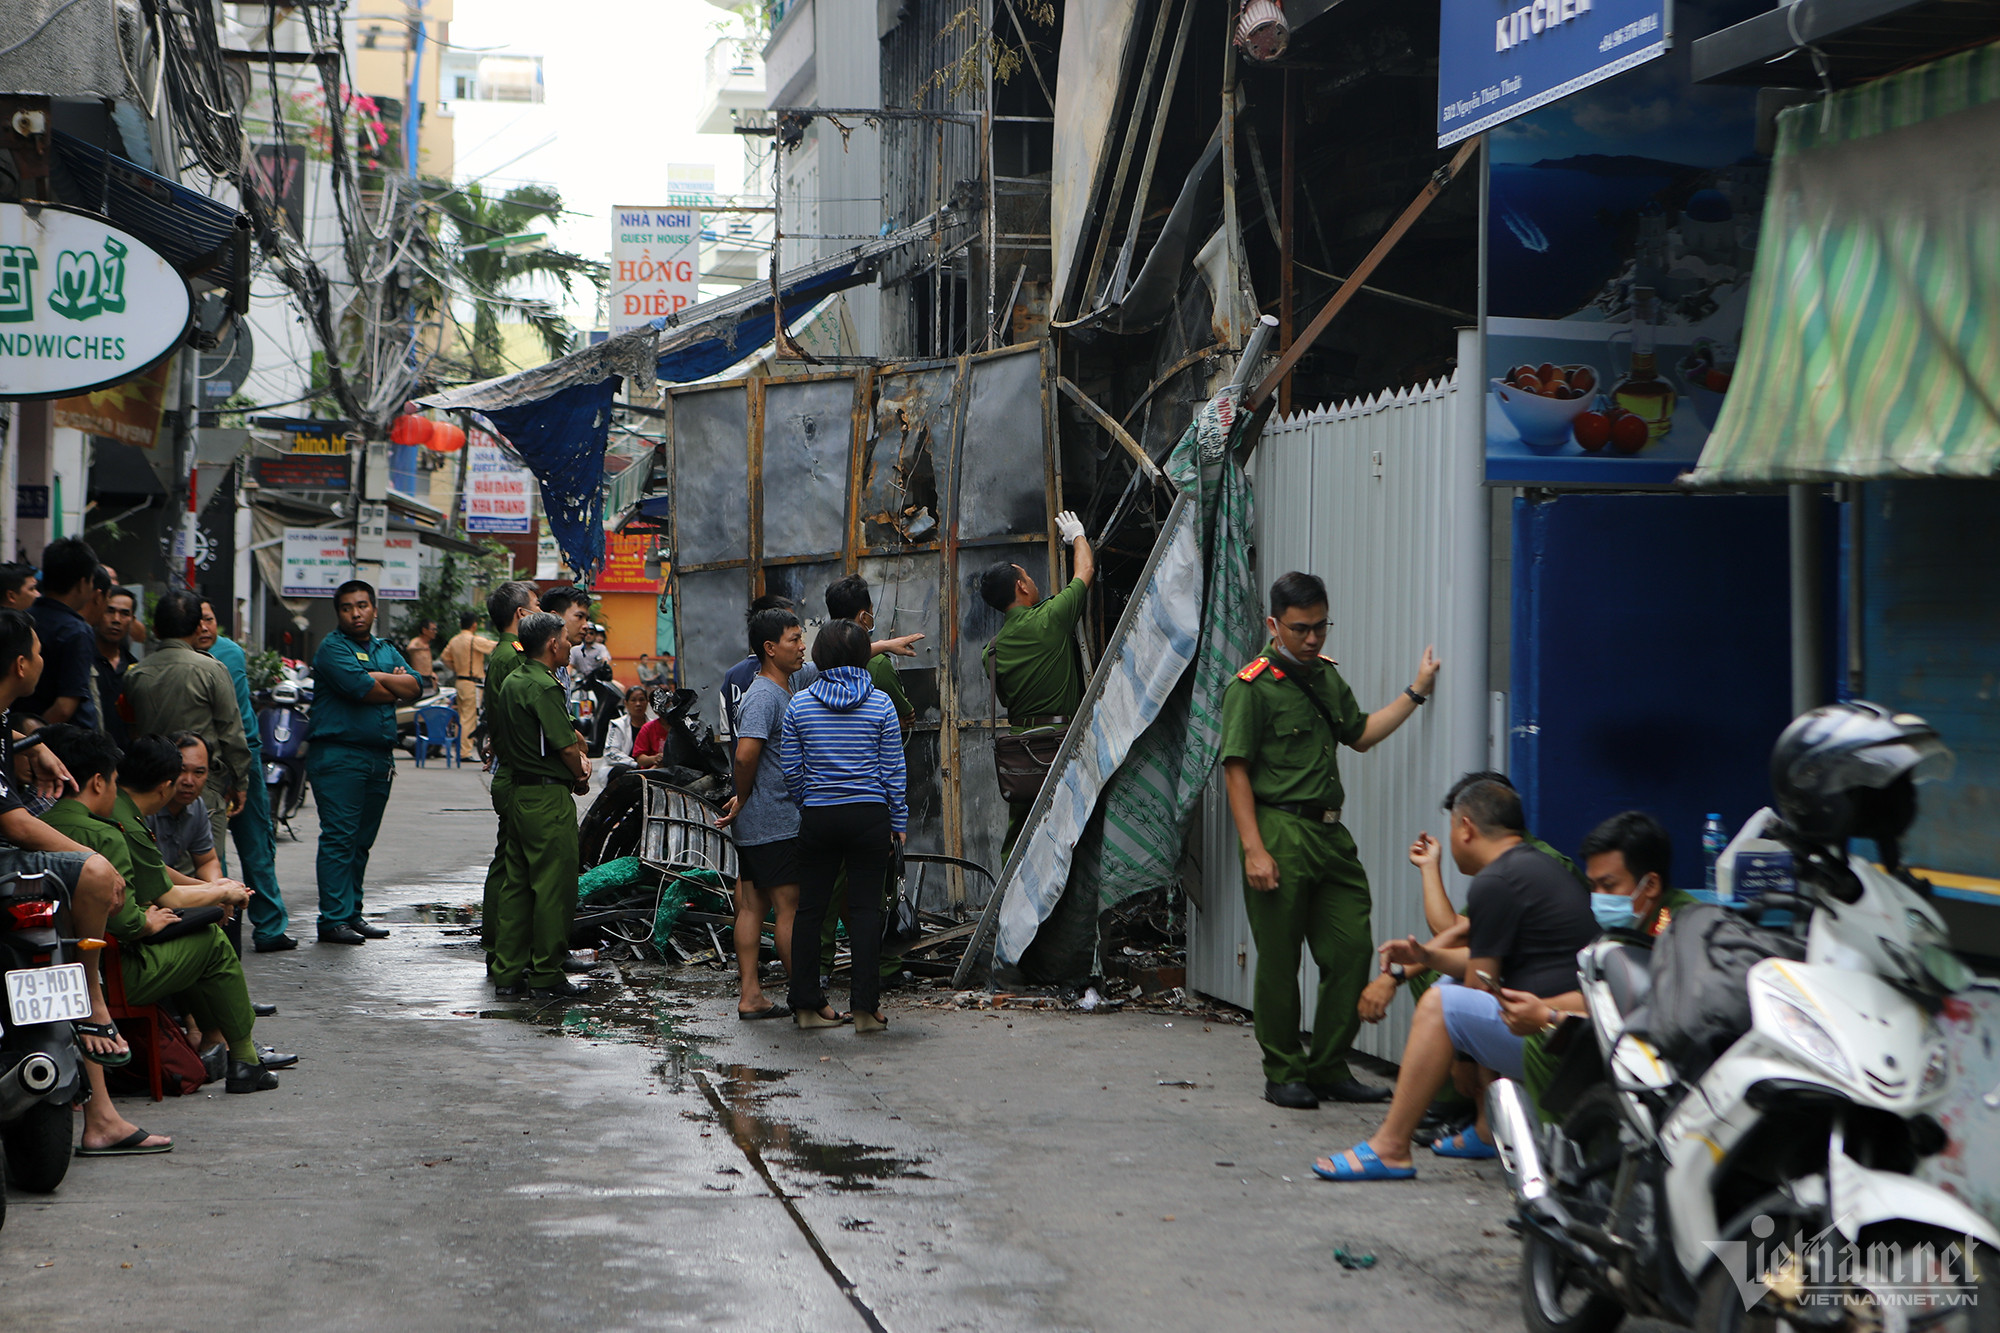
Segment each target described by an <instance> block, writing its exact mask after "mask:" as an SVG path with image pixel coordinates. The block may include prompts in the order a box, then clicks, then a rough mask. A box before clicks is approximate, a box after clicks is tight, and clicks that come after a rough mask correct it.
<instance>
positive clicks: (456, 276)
mask: <svg viewBox="0 0 2000 1333" xmlns="http://www.w3.org/2000/svg"><path fill="white" fill-rule="evenodd" d="M431 186H432V188H430V189H427V190H426V196H427V197H428V198H429V199H430V202H431V204H432V206H433V207H434V208H435V209H436V210H437V212H438V213H439V215H440V217H441V219H442V221H443V222H444V224H445V228H444V230H445V231H446V233H447V236H448V239H449V242H450V243H449V244H448V245H447V246H446V247H445V249H446V254H447V255H448V257H449V260H448V262H449V265H450V277H451V280H452V281H451V286H452V288H453V291H452V295H454V296H458V297H462V298H464V299H467V300H470V301H471V302H472V312H473V313H472V327H471V329H470V331H469V334H468V336H467V338H466V350H467V354H468V356H469V357H470V362H471V364H470V366H469V367H468V369H469V370H470V372H471V376H472V378H473V379H475V380H479V379H486V378H489V377H491V376H494V375H498V374H501V373H503V372H504V371H505V370H506V369H507V367H506V365H505V363H504V357H503V351H504V343H503V341H502V338H501V331H500V325H501V315H502V313H503V312H506V311H510V310H511V311H514V312H516V313H518V314H519V316H520V317H521V318H522V319H523V320H525V321H526V322H527V323H528V324H530V325H531V326H533V328H534V329H535V331H536V332H537V333H538V334H540V335H541V339H542V347H543V349H544V350H546V351H547V352H548V354H549V355H550V356H551V357H556V356H561V355H562V354H563V353H565V352H567V351H569V350H570V339H571V337H572V330H571V328H570V326H569V322H568V321H567V320H565V319H564V318H563V316H562V313H561V311H559V310H558V309H557V308H556V306H555V304H554V303H553V302H551V301H547V300H544V299H541V298H537V297H532V296H525V295H516V293H518V292H520V291H521V289H522V288H524V287H526V286H528V285H529V284H530V283H532V282H533V280H534V279H537V278H542V277H548V278H554V279H555V280H556V282H557V283H558V284H559V285H560V286H561V287H562V290H563V294H564V295H568V294H569V293H570V291H571V288H572V286H573V285H574V283H575V282H576V280H577V279H578V278H585V279H587V280H589V281H590V282H591V283H593V284H595V285H596V286H597V287H599V288H602V287H603V286H604V285H605V282H606V280H607V278H608V270H607V268H606V266H605V265H604V264H603V263H601V262H599V261H597V260H592V259H586V258H584V257H583V256H582V255H579V254H573V253H571V252H570V251H568V250H558V249H556V248H554V247H553V246H539V247H531V246H529V245H514V246H508V245H504V244H502V243H501V242H503V241H504V240H505V239H506V238H508V237H517V236H521V235H523V234H524V233H533V232H538V231H546V230H549V229H552V228H553V226H554V223H555V220H556V219H557V218H558V217H560V216H561V215H562V211H563V208H562V196H561V195H559V194H557V193H556V192H555V191H554V190H551V189H549V188H547V187H545V186H541V185H517V186H515V187H514V188H513V189H511V190H509V191H507V192H506V193H505V194H502V195H489V194H487V193H486V192H485V190H483V189H482V188H481V187H480V186H479V185H478V184H477V183H476V182H475V183H474V184H471V185H466V186H462V187H460V188H458V189H452V188H450V187H448V186H446V185H445V184H444V182H442V181H437V182H432V183H431Z"/></svg>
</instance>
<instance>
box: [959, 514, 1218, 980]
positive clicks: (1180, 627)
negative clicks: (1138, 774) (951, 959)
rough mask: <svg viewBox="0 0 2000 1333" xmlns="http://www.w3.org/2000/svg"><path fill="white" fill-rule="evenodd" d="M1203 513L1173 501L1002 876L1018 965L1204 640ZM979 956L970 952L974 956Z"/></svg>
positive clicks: (1006, 944)
mask: <svg viewBox="0 0 2000 1333" xmlns="http://www.w3.org/2000/svg"><path fill="white" fill-rule="evenodd" d="M1200 517H1201V515H1200V510H1199V508H1198V507H1197V506H1196V505H1195V503H1194V502H1193V501H1192V500H1191V499H1190V498H1189V496H1188V495H1187V494H1185V493H1183V494H1181V495H1179V496H1177V497H1175V500H1174V505H1173V508H1172V509H1171V510H1170V511H1169V512H1168V514H1167V520H1166V522H1165V523H1164V524H1163V525H1162V526H1161V529H1160V537H1159V540H1158V542H1156V543H1155V544H1154V547H1153V553H1152V555H1151V556H1150V557H1149V558H1148V559H1147V562H1146V568H1145V570H1144V571H1143V573H1142V574H1141V575H1140V578H1139V582H1138V591H1137V593H1136V594H1135V595H1134V596H1133V598H1132V600H1131V602H1129V603H1128V604H1127V605H1126V608H1125V614H1124V616H1122V617H1121V618H1120V620H1119V622H1118V629H1117V631H1116V632H1115V633H1114V634H1113V635H1112V638H1111V643H1110V645H1109V647H1108V648H1107V649H1106V651H1105V655H1104V660H1103V661H1102V662H1100V663H1099V664H1098V668H1097V671H1096V673H1095V674H1094V675H1093V676H1092V677H1091V682H1090V689H1089V691H1088V693H1087V694H1086V695H1085V696H1084V701H1083V707H1082V710H1081V717H1082V718H1083V719H1084V722H1083V725H1081V726H1073V727H1071V728H1070V732H1069V735H1068V736H1067V737H1065V738H1064V740H1063V748H1062V752H1061V754H1060V755H1059V756H1058V757H1057V760H1056V765H1055V770H1054V772H1053V773H1052V774H1051V776H1050V779H1049V780H1048V781H1047V782H1045V783H1043V784H1042V791H1041V794H1040V795H1039V796H1038V797H1036V799H1035V805H1034V809H1033V810H1032V811H1031V812H1030V813H1029V816H1028V821H1027V824H1026V827H1025V829H1024V831H1023V832H1022V834H1021V840H1020V842H1019V843H1017V844H1016V845H1015V848H1014V855H1013V856H1012V857H1011V858H1009V860H1008V862H1007V868H1006V870H1005V871H1004V872H1003V873H1002V875H1001V877H1000V887H999V890H998V891H999V893H1000V895H1001V901H1000V908H999V912H998V914H997V915H998V927H997V930H996V933H995V937H994V953H995V956H996V957H998V958H999V960H1000V961H1001V962H1003V963H1009V964H1013V963H1018V962H1019V961H1020V958H1021V954H1022V952H1023V951H1024V950H1026V949H1027V947H1028V946H1029V945H1030V944H1032V943H1033V942H1034V939H1035V934H1036V932H1037V931H1039V930H1040V929H1041V925H1042V922H1044V921H1046V920H1047V919H1048V917H1049V914H1050V913H1051V912H1053V911H1054V910H1055V905H1056V900H1057V899H1059V898H1060V897H1062V893H1063V889H1064V887H1065V886H1066V885H1067V884H1068V882H1069V869H1070V859H1071V856H1072V855H1073V854H1074V852H1075V850H1076V846H1077V844H1078V843H1079V842H1080V841H1081V840H1082V838H1083V834H1084V826H1085V825H1086V824H1088V823H1089V822H1090V816H1091V812H1092V811H1093V810H1095V809H1096V808H1097V798H1098V796H1099V794H1100V793H1101V792H1102V791H1103V790H1104V785H1105V783H1106V782H1107V781H1108V780H1109V779H1110V777H1111V775H1112V773H1113V772H1115V771H1116V770H1117V768H1118V766H1119V765H1120V764H1122V763H1124V762H1125V756H1126V754H1127V753H1128V752H1129V751H1130V750H1131V748H1132V746H1133V744H1134V743H1135V742H1136V741H1137V740H1138V739H1139V735H1140V733H1141V732H1143V731H1145V729H1146V728H1147V727H1149V726H1151V725H1152V723H1153V720H1154V719H1155V718H1156V717H1158V716H1159V714H1160V711H1161V709H1162V708H1163V707H1165V705H1166V702H1167V696H1168V695H1169V694H1171V693H1172V692H1173V689H1174V687H1175V685H1176V684H1177V683H1178V682H1179V681H1180V678H1181V675H1182V673H1184V672H1185V671H1186V670H1187V668H1188V665H1189V663H1191V662H1193V661H1194V656H1195V648H1196V646H1197V645H1198V644H1199V643H1200V641H1201V610H1202V595H1201V594H1202V569H1201V524H1200ZM977 952H978V950H977V949H976V948H975V949H969V950H967V956H968V958H970V957H971V956H972V955H973V954H976V953H977Z"/></svg>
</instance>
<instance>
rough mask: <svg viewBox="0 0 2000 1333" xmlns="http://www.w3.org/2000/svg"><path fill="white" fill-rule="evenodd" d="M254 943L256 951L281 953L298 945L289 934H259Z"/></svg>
mask: <svg viewBox="0 0 2000 1333" xmlns="http://www.w3.org/2000/svg"><path fill="white" fill-rule="evenodd" d="M255 944H256V949H257V952H258V953H283V952H284V951H285V950H287V949H296V948H298V947H299V942H298V941H297V940H295V939H293V938H292V937H291V936H290V935H260V936H259V937H258V938H257V939H256V941H255Z"/></svg>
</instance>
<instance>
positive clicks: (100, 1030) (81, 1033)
mask: <svg viewBox="0 0 2000 1333" xmlns="http://www.w3.org/2000/svg"><path fill="white" fill-rule="evenodd" d="M70 1028H71V1030H72V1031H74V1032H75V1033H76V1035H77V1036H78V1037H79V1038H83V1037H98V1038H102V1039H103V1040H105V1041H117V1040H118V1025H117V1024H116V1023H76V1022H72V1023H71V1024H70ZM76 1053H77V1054H78V1055H80V1056H82V1057H83V1058H84V1059H86V1060H88V1061H90V1062H91V1063H92V1064H94V1065H102V1066H104V1067H105V1068H106V1069H117V1068H119V1067H120V1066H121V1065H129V1064H131V1063H132V1048H131V1047H130V1046H127V1047H126V1048H125V1049H124V1051H122V1052H120V1051H112V1052H111V1053H110V1054H108V1055H99V1054H98V1053H97V1052H96V1051H93V1050H91V1049H90V1048H89V1047H88V1046H85V1045H84V1044H83V1042H82V1041H81V1040H79V1041H78V1042H77V1043H76Z"/></svg>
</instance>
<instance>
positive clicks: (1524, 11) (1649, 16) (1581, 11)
mask: <svg viewBox="0 0 2000 1333" xmlns="http://www.w3.org/2000/svg"><path fill="white" fill-rule="evenodd" d="M1671 14H1672V9H1671V0H1533V3H1531V4H1526V5H1520V4H1515V3H1514V0H1441V9H1440V14H1439V28H1438V147H1440V148H1443V147H1445V146H1446V145H1448V144H1454V143H1457V142H1458V141H1459V140H1460V139H1465V138H1470V137H1471V136H1472V135H1475V134H1478V133H1479V132H1480V131H1481V130H1489V129H1492V128H1493V127H1494V126H1495V125H1498V124H1500V123H1502V122H1503V121H1508V120H1512V119H1513V118H1514V117H1515V116H1519V115H1524V114H1526V113H1527V112H1530V111H1533V110H1534V109H1535V108H1536V107H1539V106H1546V105H1548V104H1549V103H1550V102H1553V101H1555V100H1556V99H1557V98H1559V97H1567V96H1569V95H1570V94H1571V93H1573V92H1575V91H1577V90H1578V89H1579V88H1588V87H1589V86H1590V85H1591V84H1593V83H1598V82H1600V81H1602V80H1604V79H1608V78H1610V77H1611V76H1612V75H1614V74H1619V73H1622V72H1623V71H1625V70H1628V69H1631V68H1632V67H1633V66H1635V65H1643V64H1645V63H1646V62H1647V61H1649V60H1653V59H1657V58H1658V57H1659V56H1662V55H1664V54H1666V50H1667V41H1668V34H1669V30H1670V26H1671V25H1670V22H1669V20H1670V17H1671Z"/></svg>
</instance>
